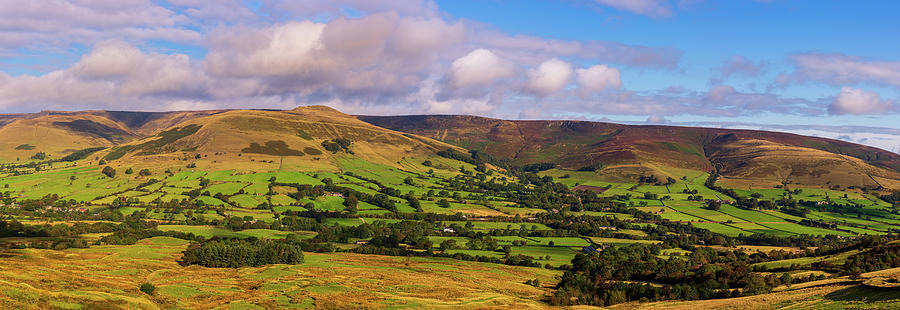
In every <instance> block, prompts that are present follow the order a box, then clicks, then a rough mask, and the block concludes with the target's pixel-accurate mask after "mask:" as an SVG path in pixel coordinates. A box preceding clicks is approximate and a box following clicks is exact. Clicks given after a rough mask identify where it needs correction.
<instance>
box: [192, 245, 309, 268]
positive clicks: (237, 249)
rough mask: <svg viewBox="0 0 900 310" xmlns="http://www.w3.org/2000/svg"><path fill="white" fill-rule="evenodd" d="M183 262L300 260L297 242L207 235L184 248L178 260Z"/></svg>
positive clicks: (233, 264) (231, 264) (225, 264)
mask: <svg viewBox="0 0 900 310" xmlns="http://www.w3.org/2000/svg"><path fill="white" fill-rule="evenodd" d="M179 263H180V264H181V265H183V266H187V265H200V266H205V267H211V268H238V267H245V266H250V267H258V266H262V265H268V264H291V265H296V264H301V263H303V251H302V249H301V248H300V246H298V245H296V244H294V243H290V242H282V241H272V240H266V239H249V240H241V239H210V240H207V241H205V242H201V243H198V244H193V245H191V246H190V247H188V248H187V249H186V250H185V251H184V256H183V257H182V258H181V261H180V262H179Z"/></svg>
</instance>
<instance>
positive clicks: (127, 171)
mask: <svg viewBox="0 0 900 310" xmlns="http://www.w3.org/2000/svg"><path fill="white" fill-rule="evenodd" d="M132 173H134V170H131V168H128V169H125V174H132Z"/></svg>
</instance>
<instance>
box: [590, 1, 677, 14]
mask: <svg viewBox="0 0 900 310" xmlns="http://www.w3.org/2000/svg"><path fill="white" fill-rule="evenodd" d="M595 1H597V3H599V4H602V5H606V6H610V7H614V8H616V9H619V10H624V11H628V12H631V13H634V14H640V15H647V16H655V17H659V16H669V15H672V10H671V9H670V7H669V1H667V0H595Z"/></svg>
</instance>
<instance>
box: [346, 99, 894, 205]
mask: <svg viewBox="0 0 900 310" xmlns="http://www.w3.org/2000/svg"><path fill="white" fill-rule="evenodd" d="M359 119H360V120H363V121H366V122H369V123H371V124H374V125H377V126H381V127H385V128H390V129H394V130H397V131H403V132H408V133H414V134H418V135H422V136H426V137H431V138H435V139H438V140H441V141H444V142H447V143H451V144H454V145H458V146H461V147H464V148H468V149H472V150H479V151H483V152H486V153H488V154H491V155H493V156H496V157H501V158H508V159H510V160H511V161H512V162H513V163H515V164H518V165H526V164H534V163H545V162H548V163H554V164H556V165H557V166H558V167H561V168H564V169H569V170H578V169H581V170H588V169H590V168H591V167H598V166H599V167H602V173H600V174H599V177H602V178H608V179H611V180H626V179H631V180H636V179H637V178H639V177H640V176H642V175H650V174H653V175H657V176H659V177H664V176H669V175H670V174H671V173H668V172H667V169H664V168H665V167H675V168H684V169H691V170H701V171H708V172H709V171H714V170H718V171H719V173H720V175H722V176H723V177H724V180H722V181H723V182H726V183H728V184H729V185H731V186H735V187H743V188H746V187H751V186H752V187H769V188H771V187H772V186H775V185H779V184H782V183H789V184H802V185H807V186H809V185H815V186H823V187H827V186H843V187H847V186H857V187H864V186H865V187H878V186H883V187H887V188H900V181H898V180H900V173H898V171H900V155H897V154H894V153H891V152H888V151H884V150H881V149H877V148H873V147H868V146H863V145H858V144H854V143H849V142H844V141H839V140H833V139H824V138H815V137H807V136H800V135H795V134H788V133H779V132H767V131H754V130H732V129H717V128H698V127H676V126H651V125H646V126H645V125H621V124H612V123H601V122H587V121H509V120H500V119H492V118H485V117H477V116H459V115H446V116H445V115H415V116H359Z"/></svg>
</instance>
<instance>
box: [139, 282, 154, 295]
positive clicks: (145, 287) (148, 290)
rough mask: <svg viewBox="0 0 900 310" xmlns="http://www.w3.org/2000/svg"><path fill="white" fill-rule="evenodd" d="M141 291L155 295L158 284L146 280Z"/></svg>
mask: <svg viewBox="0 0 900 310" xmlns="http://www.w3.org/2000/svg"><path fill="white" fill-rule="evenodd" d="M140 290H141V292H144V293H145V294H147V295H150V296H153V294H154V293H156V286H155V285H153V283H150V282H144V283H143V284H141V287H140Z"/></svg>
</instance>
